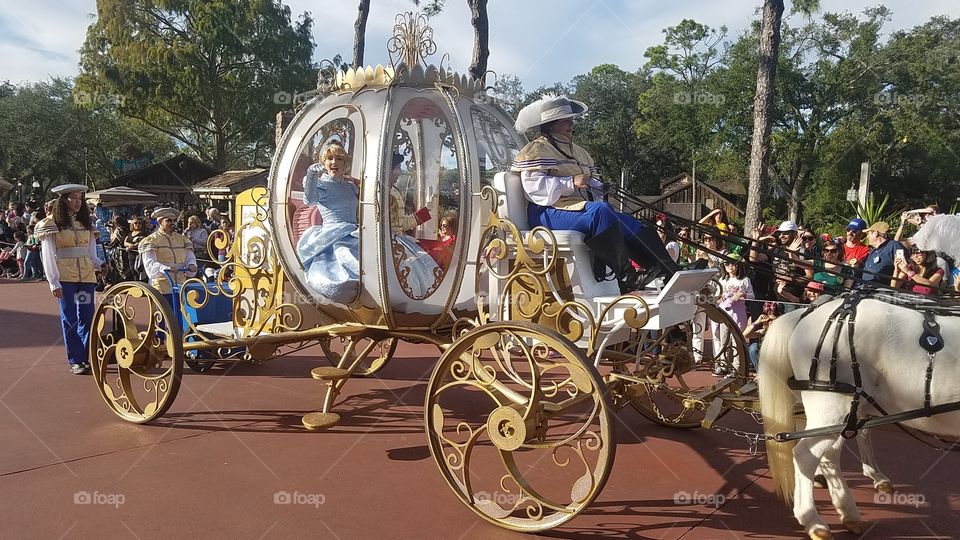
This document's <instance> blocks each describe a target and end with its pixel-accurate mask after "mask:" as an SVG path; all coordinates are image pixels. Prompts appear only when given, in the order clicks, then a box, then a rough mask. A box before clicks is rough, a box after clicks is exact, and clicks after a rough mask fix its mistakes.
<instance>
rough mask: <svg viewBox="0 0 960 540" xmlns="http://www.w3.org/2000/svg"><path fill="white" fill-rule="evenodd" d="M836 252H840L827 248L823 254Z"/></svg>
mask: <svg viewBox="0 0 960 540" xmlns="http://www.w3.org/2000/svg"><path fill="white" fill-rule="evenodd" d="M838 251H840V250H838V249H837V248H827V249H825V250H823V252H824V253H836V252H838Z"/></svg>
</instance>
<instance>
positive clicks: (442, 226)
mask: <svg viewBox="0 0 960 540" xmlns="http://www.w3.org/2000/svg"><path fill="white" fill-rule="evenodd" d="M440 228H441V229H449V228H450V224H449V223H441V224H440Z"/></svg>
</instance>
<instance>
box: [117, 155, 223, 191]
mask: <svg viewBox="0 0 960 540" xmlns="http://www.w3.org/2000/svg"><path fill="white" fill-rule="evenodd" d="M218 172H220V171H218V170H217V169H216V168H214V167H212V166H210V165H207V164H206V163H203V162H202V161H199V160H197V159H195V158H192V157H190V156H188V155H186V154H178V155H176V156H173V157H170V158H167V159H164V160H162V161H158V162H156V163H154V164H153V165H150V166H149V167H144V168H142V169H137V170H136V171H131V172H129V173H127V174H121V175H120V176H118V177H116V178H114V179H113V185H114V186H129V187H135V188H147V190H148V191H151V192H154V193H164V192H171V191H172V192H186V193H189V192H190V190H191V188H192V186H193V185H194V184H196V183H197V182H198V181H200V180H203V179H206V178H209V177H211V176H213V175H215V174H217V173H218Z"/></svg>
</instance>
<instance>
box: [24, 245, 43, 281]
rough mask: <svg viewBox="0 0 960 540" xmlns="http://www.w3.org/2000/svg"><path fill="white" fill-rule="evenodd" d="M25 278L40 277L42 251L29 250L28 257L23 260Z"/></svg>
mask: <svg viewBox="0 0 960 540" xmlns="http://www.w3.org/2000/svg"><path fill="white" fill-rule="evenodd" d="M22 277H24V278H33V277H40V252H39V251H28V252H27V257H26V258H25V259H24V260H23V276H22Z"/></svg>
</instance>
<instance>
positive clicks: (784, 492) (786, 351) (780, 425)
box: [759, 310, 802, 504]
mask: <svg viewBox="0 0 960 540" xmlns="http://www.w3.org/2000/svg"><path fill="white" fill-rule="evenodd" d="M801 313H802V312H801V311H799V310H797V311H794V312H791V313H788V314H786V315H783V316H782V317H779V318H778V319H777V320H776V321H774V322H773V323H772V324H771V325H770V328H769V329H768V330H767V333H766V335H765V336H764V338H763V346H762V347H760V369H759V373H760V410H761V411H762V413H763V430H764V431H765V432H766V434H767V435H776V434H777V433H782V432H787V431H793V430H794V429H795V422H794V405H795V404H796V399H795V397H794V393H793V391H792V390H790V389H789V388H788V387H787V379H788V378H789V377H790V376H791V375H792V374H793V368H792V367H791V365H790V336H791V335H792V334H793V330H794V328H796V326H797V323H798V322H799V319H800V314H801ZM766 445H767V463H768V464H769V465H770V476H771V478H772V479H773V482H774V484H775V485H776V486H777V494H778V495H780V498H781V499H783V500H784V501H786V502H787V504H790V503H791V502H792V501H793V483H794V470H793V448H794V446H796V442H789V443H779V442H776V441H774V440H769V439H768V440H767V443H766Z"/></svg>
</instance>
